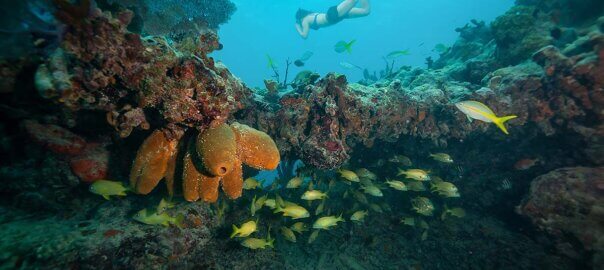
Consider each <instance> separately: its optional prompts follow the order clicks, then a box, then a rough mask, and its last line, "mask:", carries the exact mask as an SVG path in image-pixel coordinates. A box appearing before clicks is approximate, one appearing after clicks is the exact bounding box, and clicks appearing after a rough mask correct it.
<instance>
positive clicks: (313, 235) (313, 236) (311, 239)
mask: <svg viewBox="0 0 604 270" xmlns="http://www.w3.org/2000/svg"><path fill="white" fill-rule="evenodd" d="M319 231H320V230H314V231H312V233H311V234H310V236H309V237H308V243H309V244H311V243H312V242H314V241H315V240H317V236H319Z"/></svg>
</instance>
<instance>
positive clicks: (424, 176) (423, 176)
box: [397, 169, 430, 181]
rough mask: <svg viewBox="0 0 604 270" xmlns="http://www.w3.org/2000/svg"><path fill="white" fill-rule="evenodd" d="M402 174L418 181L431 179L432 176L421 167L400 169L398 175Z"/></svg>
mask: <svg viewBox="0 0 604 270" xmlns="http://www.w3.org/2000/svg"><path fill="white" fill-rule="evenodd" d="M400 175H405V178H409V179H413V180H417V181H429V180H430V176H429V175H428V172H427V171H424V170H420V169H409V170H406V171H403V170H401V169H399V170H398V174H397V176H400Z"/></svg>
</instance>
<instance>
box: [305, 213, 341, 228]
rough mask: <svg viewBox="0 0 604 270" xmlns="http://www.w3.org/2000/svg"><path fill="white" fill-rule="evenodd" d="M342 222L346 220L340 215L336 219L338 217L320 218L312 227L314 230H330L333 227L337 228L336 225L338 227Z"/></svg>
mask: <svg viewBox="0 0 604 270" xmlns="http://www.w3.org/2000/svg"><path fill="white" fill-rule="evenodd" d="M340 221H344V219H343V218H342V215H340V216H338V217H336V216H327V217H320V218H319V219H317V220H316V221H315V223H314V224H313V225H312V228H313V229H320V230H329V229H330V228H331V227H335V226H336V225H338V222H340Z"/></svg>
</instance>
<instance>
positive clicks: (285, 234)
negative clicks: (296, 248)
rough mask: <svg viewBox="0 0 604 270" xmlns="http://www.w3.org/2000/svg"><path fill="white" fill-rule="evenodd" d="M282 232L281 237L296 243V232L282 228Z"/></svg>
mask: <svg viewBox="0 0 604 270" xmlns="http://www.w3.org/2000/svg"><path fill="white" fill-rule="evenodd" d="M280 231H281V235H283V238H285V240H287V241H290V242H293V243H295V242H296V235H295V234H294V231H292V230H291V229H290V228H288V227H281V229H280Z"/></svg>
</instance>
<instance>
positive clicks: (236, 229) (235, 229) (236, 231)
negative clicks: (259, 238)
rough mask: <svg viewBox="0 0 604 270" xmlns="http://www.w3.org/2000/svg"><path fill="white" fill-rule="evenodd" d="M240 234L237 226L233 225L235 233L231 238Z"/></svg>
mask: <svg viewBox="0 0 604 270" xmlns="http://www.w3.org/2000/svg"><path fill="white" fill-rule="evenodd" d="M238 232H239V228H237V226H235V224H233V233H231V237H230V238H233V237H235V235H237V233H238Z"/></svg>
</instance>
